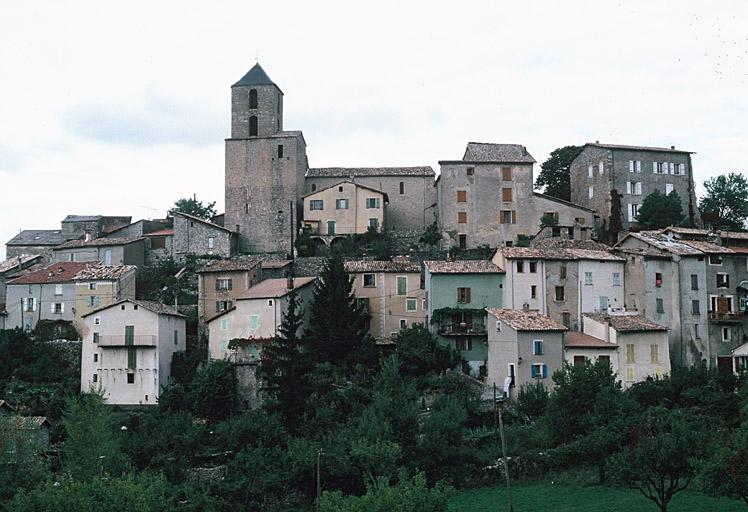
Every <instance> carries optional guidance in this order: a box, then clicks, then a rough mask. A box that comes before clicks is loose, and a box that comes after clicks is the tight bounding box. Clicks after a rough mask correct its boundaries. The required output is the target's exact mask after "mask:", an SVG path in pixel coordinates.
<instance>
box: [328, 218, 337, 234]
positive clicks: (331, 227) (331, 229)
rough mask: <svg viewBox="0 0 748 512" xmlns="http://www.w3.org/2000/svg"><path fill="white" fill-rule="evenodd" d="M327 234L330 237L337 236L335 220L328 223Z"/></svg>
mask: <svg viewBox="0 0 748 512" xmlns="http://www.w3.org/2000/svg"><path fill="white" fill-rule="evenodd" d="M327 234H328V235H334V234H335V221H334V220H328V221H327Z"/></svg>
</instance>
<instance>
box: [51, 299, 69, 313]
mask: <svg viewBox="0 0 748 512" xmlns="http://www.w3.org/2000/svg"><path fill="white" fill-rule="evenodd" d="M50 312H51V313H54V314H56V315H61V314H62V313H64V312H65V303H64V302H53V303H52V304H51V306H50Z"/></svg>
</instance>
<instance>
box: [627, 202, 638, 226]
mask: <svg viewBox="0 0 748 512" xmlns="http://www.w3.org/2000/svg"><path fill="white" fill-rule="evenodd" d="M637 215H639V205H638V204H630V205H629V222H636V216H637Z"/></svg>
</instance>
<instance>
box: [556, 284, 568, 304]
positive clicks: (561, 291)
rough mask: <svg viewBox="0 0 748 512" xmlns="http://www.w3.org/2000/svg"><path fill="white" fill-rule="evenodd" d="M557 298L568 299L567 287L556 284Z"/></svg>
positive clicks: (560, 299)
mask: <svg viewBox="0 0 748 512" xmlns="http://www.w3.org/2000/svg"><path fill="white" fill-rule="evenodd" d="M556 300H557V301H564V300H566V288H564V287H563V286H556Z"/></svg>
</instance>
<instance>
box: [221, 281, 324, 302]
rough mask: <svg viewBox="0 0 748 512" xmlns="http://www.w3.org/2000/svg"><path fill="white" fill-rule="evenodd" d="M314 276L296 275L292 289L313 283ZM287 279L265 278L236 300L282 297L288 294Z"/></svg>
mask: <svg viewBox="0 0 748 512" xmlns="http://www.w3.org/2000/svg"><path fill="white" fill-rule="evenodd" d="M316 279H317V278H316V277H296V278H294V280H293V283H294V286H293V287H294V290H298V289H299V288H302V287H304V286H306V285H308V284H310V283H313V282H314V281H315V280H316ZM289 291H290V290H289V289H288V280H287V279H285V278H278V279H265V280H264V281H260V282H259V283H258V284H256V285H254V286H253V287H252V288H250V289H249V290H247V291H246V293H245V294H244V295H243V296H241V297H239V298H237V299H236V300H248V299H274V298H279V297H283V296H284V295H286V294H288V292H289Z"/></svg>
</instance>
